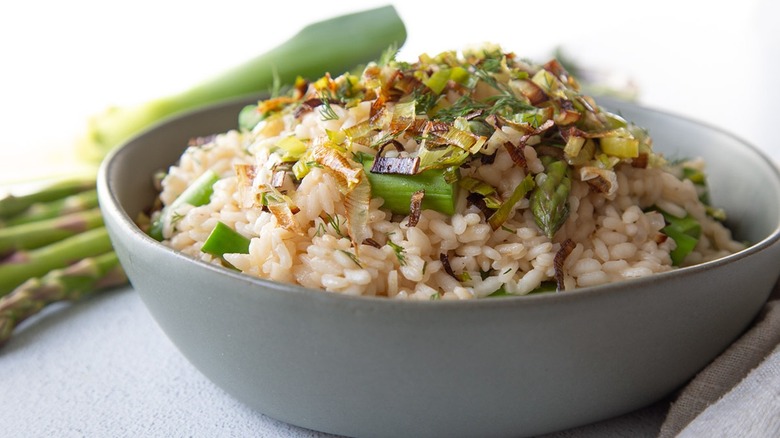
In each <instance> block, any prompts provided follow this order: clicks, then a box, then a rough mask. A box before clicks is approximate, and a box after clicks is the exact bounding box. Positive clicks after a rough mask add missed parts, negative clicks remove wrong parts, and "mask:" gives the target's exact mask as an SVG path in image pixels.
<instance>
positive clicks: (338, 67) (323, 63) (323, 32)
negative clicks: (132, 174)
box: [78, 6, 406, 161]
mask: <svg viewBox="0 0 780 438" xmlns="http://www.w3.org/2000/svg"><path fill="white" fill-rule="evenodd" d="M405 40H406V29H405V27H404V24H403V22H402V21H401V19H400V17H399V16H398V14H397V12H396V10H395V8H393V7H392V6H384V7H380V8H376V9H371V10H367V11H362V12H357V13H353V14H348V15H343V16H339V17H335V18H332V19H329V20H325V21H322V22H318V23H314V24H311V25H309V26H307V27H305V28H303V29H302V30H301V31H300V32H299V33H297V34H296V35H294V36H293V37H292V38H291V39H289V40H288V41H287V42H285V43H283V44H282V45H280V46H278V47H276V48H275V49H273V50H271V51H269V52H267V53H265V54H263V55H260V56H258V57H256V58H253V59H251V60H249V61H247V62H246V63H244V64H242V65H239V66H237V67H235V68H233V69H231V70H228V71H226V72H225V73H223V74H221V75H219V76H217V77H214V78H212V79H210V80H207V81H205V82H204V83H202V84H200V85H198V86H195V87H194V88H192V89H190V90H188V91H185V92H183V93H180V94H175V95H171V96H167V97H163V98H160V99H157V100H153V101H151V102H148V103H146V104H144V105H141V106H138V107H128V108H111V109H109V110H108V111H106V112H105V113H103V114H100V115H98V116H96V117H95V118H94V119H93V120H92V121H91V123H90V126H89V130H88V132H87V135H86V137H85V138H84V139H83V141H82V142H81V143H80V144H79V145H78V151H79V152H80V153H81V154H82V155H83V157H84V158H87V159H90V160H93V161H96V160H97V161H99V160H100V159H102V157H103V156H104V155H105V153H106V152H108V151H109V150H111V149H112V148H113V147H115V146H116V145H118V144H120V143H122V142H124V141H125V140H127V139H128V138H129V137H131V136H133V135H134V134H136V133H138V132H140V131H141V130H143V129H145V128H146V127H148V126H149V125H151V124H152V123H154V122H157V121H159V120H160V119H162V118H164V117H167V116H169V115H172V114H174V113H177V112H181V111H185V110H188V109H192V108H195V107H197V106H200V105H204V104H208V103H212V102H216V101H219V100H224V99H228V98H232V97H239V96H248V95H250V94H253V93H259V92H264V91H268V90H269V89H270V88H271V87H272V86H273V84H274V81H275V80H276V81H278V82H279V83H282V84H292V83H293V82H294V81H295V79H296V78H297V77H298V76H302V77H304V78H309V79H312V78H318V77H320V76H322V75H323V74H324V73H325V72H334V73H339V72H344V71H347V70H350V69H352V68H354V67H355V66H356V64H360V63H365V62H368V61H371V60H373V59H376V58H378V57H379V55H380V54H381V53H382V52H383V51H384V50H385V49H387V47H388V46H390V45H392V44H396V45H397V46H398V47H400V46H401V45H403V43H404V41H405Z"/></svg>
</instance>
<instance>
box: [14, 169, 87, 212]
mask: <svg viewBox="0 0 780 438" xmlns="http://www.w3.org/2000/svg"><path fill="white" fill-rule="evenodd" d="M94 188H95V180H94V179H74V180H67V181H60V182H57V183H54V184H51V185H49V186H46V187H44V188H42V189H40V190H38V191H36V192H33V193H30V194H28V195H21V196H15V195H8V196H6V197H5V198H2V199H0V219H3V220H6V219H9V218H12V217H14V216H16V215H18V214H20V213H22V212H24V211H25V210H27V209H28V208H30V206H32V205H33V204H36V203H39V202H49V201H54V200H57V199H62V198H64V197H66V196H70V195H73V194H76V193H80V192H84V191H87V190H92V189H94Z"/></svg>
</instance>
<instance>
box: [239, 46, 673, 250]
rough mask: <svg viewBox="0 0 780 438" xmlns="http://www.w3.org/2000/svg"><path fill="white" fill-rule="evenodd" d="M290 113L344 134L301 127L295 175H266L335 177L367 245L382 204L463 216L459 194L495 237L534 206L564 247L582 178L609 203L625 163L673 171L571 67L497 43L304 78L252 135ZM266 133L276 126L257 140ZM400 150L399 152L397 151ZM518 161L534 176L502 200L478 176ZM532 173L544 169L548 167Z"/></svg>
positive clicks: (283, 150)
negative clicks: (376, 206)
mask: <svg viewBox="0 0 780 438" xmlns="http://www.w3.org/2000/svg"><path fill="white" fill-rule="evenodd" d="M353 111H354V115H353ZM258 113H259V114H262V115H263V116H262V117H257V114H258ZM284 114H291V115H293V116H294V120H293V121H292V122H285V123H288V124H289V123H293V124H295V123H300V124H304V123H305V122H304V121H305V120H306V118H307V117H316V118H318V119H319V120H320V121H321V122H323V123H325V122H327V123H331V122H334V123H336V124H337V125H335V126H338V124H340V123H343V127H342V128H338V129H336V130H327V131H326V132H327V135H326V136H324V137H323V138H303V137H298V131H297V130H296V131H295V132H296V136H290V137H286V138H281V139H279V140H277V141H276V143H275V145H274V147H275V148H276V149H275V152H274V153H276V154H277V155H279V157H278V158H277V159H276V162H281V163H286V164H287V166H288V167H279V168H276V169H272V170H273V172H271V173H268V172H266V173H268V174H269V175H272V176H273V180H272V181H268V185H269V186H270V187H272V188H277V189H279V188H281V187H282V186H283V185H284V184H285V181H291V180H292V181H293V182H294V183H296V182H299V181H300V180H301V179H303V178H304V177H306V175H307V174H308V173H309V172H310V170H311V169H312V168H313V167H320V168H323V169H324V170H325V171H327V172H329V173H330V174H331V175H333V176H334V177H335V178H336V180H337V181H338V184H339V189H340V191H341V193H342V195H343V196H344V201H345V204H344V205H345V206H346V207H347V208H346V216H347V220H348V222H349V236H350V237H351V238H352V240H353V243H355V244H361V243H362V242H363V240H365V239H370V237H371V236H368V235H367V231H365V230H366V229H367V216H368V213H367V210H368V203H369V201H370V199H371V197H381V198H383V200H384V201H385V202H384V204H383V208H386V209H388V210H390V211H392V212H393V213H397V214H405V213H406V212H409V208H410V206H411V207H412V212H411V213H412V214H411V215H410V216H411V217H410V219H413V218H414V217H418V216H419V214H420V211H421V210H424V209H434V210H438V211H440V212H442V213H445V214H453V213H454V211H455V208H454V205H455V201H456V199H457V198H458V191H459V190H466V191H467V195H466V198H467V200H468V202H469V204H470V205H477V206H478V207H479V208H480V210H481V211H482V212H483V213H484V216H485V218H484V220H485V221H486V222H488V223H489V224H490V225H491V227H493V228H494V229H496V228H498V227H500V226H502V224H504V223H505V222H506V221H507V220H510V219H511V218H512V216H513V215H514V213H515V210H516V209H517V208H516V206H517V205H518V203H519V201H520V200H521V199H523V198H527V199H528V201H529V202H528V205H529V208H531V210H532V213H533V215H534V218H535V219H536V223H537V224H538V225H539V226H540V228H541V229H542V230H543V232H544V234H546V235H547V236H549V237H550V238H552V237H553V235H554V234H555V232H556V231H557V230H558V229H559V228H560V226H561V225H562V224H563V221H565V220H566V217H567V213H568V200H567V199H566V195H567V194H568V191H569V187H570V185H571V179H572V178H579V179H580V180H582V181H587V182H588V183H589V184H590V185H591V186H592V187H593V189H594V190H595V191H597V192H599V193H603V194H604V195H605V196H607V197H609V196H613V195H614V193H616V190H617V180H616V178H615V177H614V171H613V169H614V168H615V166H616V165H618V164H619V163H621V162H625V163H629V164H631V165H633V166H635V167H649V166H654V165H657V164H658V163H662V162H663V160H662V159H661V158H659V157H658V156H657V155H655V154H654V153H653V151H652V148H651V146H652V143H651V140H650V137H649V136H648V135H647V133H646V132H644V131H643V130H641V129H638V128H637V127H635V126H634V125H632V124H630V123H628V122H627V121H625V120H624V119H622V118H621V117H619V116H617V115H615V114H613V113H610V112H609V111H606V110H605V109H604V108H602V107H600V106H599V105H598V104H596V102H595V101H594V100H593V99H592V98H590V97H588V96H585V95H582V94H581V93H580V87H579V84H578V83H577V81H576V79H575V78H574V77H573V76H572V75H571V74H570V73H569V72H568V71H566V69H565V68H564V67H563V66H562V65H561V63H559V62H558V61H556V60H552V61H549V62H547V63H545V64H542V65H535V64H533V63H531V62H529V61H527V60H523V59H521V58H520V57H518V56H516V55H515V54H513V53H508V52H503V51H501V49H500V48H498V47H495V46H490V47H487V46H486V47H484V48H480V49H473V50H468V51H464V52H462V53H460V54H458V53H456V52H444V53H441V54H439V55H436V56H429V55H425V54H424V55H421V56H420V57H419V59H417V60H416V61H415V62H403V61H398V60H396V59H395V57H387V58H386V59H385V58H383V60H382V61H381V62H377V63H370V64H369V65H368V66H366V68H365V69H364V70H363V72H362V74H360V75H356V74H352V73H346V74H344V75H341V76H338V77H332V76H330V75H325V76H324V77H322V78H320V79H317V80H314V81H312V82H306V81H303V80H301V81H299V82H298V83H296V86H295V87H294V88H293V89H292V90H291V92H290V95H288V96H278V97H274V98H272V99H268V100H265V101H261V102H259V103H258V104H257V105H256V106H255V111H254V112H252V111H251V109H246V110H245V111H244V112H243V116H242V126H243V125H247V124H250V125H251V123H257V124H269V123H271V122H273V130H270V131H269V130H266V133H268V132H277V130H278V129H279V126H280V123H282V122H281V121H280V120H281V118H280V117H279V116H280V115H281V116H283V115H284ZM345 114H346V115H345ZM357 114H362V115H361V116H357ZM342 115H345V116H342ZM344 120H346V122H344ZM269 126H270V125H269ZM329 126H333V125H329ZM287 127H288V128H290V126H287ZM293 127H294V126H293ZM251 128H253V127H252V126H249V128H248V129H251ZM329 129H334V128H329ZM262 130H265V126H263V127H262V129H260V127H257V128H256V129H254V130H253V131H252V132H259V131H262ZM390 145H392V146H394V147H395V149H396V150H395V151H394V152H393V153H385V149H386V148H387V147H389V146H390ZM529 147H530V148H533V149H534V151H535V154H534V155H535V156H536V157H541V158H545V159H547V161H546V163H547V164H545V165H544V167H545V169H544V171H542V172H541V173H540V174H538V175H536V174H535V173H533V172H531V170H530V169H529V163H528V159H527V157H526V153H529V150H528V149H527V148H529ZM503 151H506V152H507V153H504V152H503ZM499 152H500V153H499ZM507 155H508V159H510V160H511V161H512V165H513V166H516V167H518V168H520V169H522V171H523V172H524V173H525V174H526V175H528V178H526V180H523V182H522V183H521V184H519V185H518V186H517V188H516V189H515V190H514V191H513V192H512V193H511V196H509V197H508V198H507V199H501V198H500V197H499V196H498V194H497V192H496V190H495V189H494V188H492V187H490V186H489V185H488V184H486V183H484V182H480V181H479V180H477V179H476V178H474V177H473V176H471V175H472V174H473V171H472V170H471V169H472V168H473V167H474V166H479V165H481V164H488V163H493V162H494V161H495V160H496V159H498V158H497V157H500V159H507ZM551 162H554V163H555V164H550V163H551ZM532 167H533V169H535V170H534V172H539V166H538V165H536V166H532ZM249 170H250V169H249V168H246V169H244V170H243V172H244V173H247V172H249ZM264 174H265V173H264ZM288 175H290V176H292V178H286V177H287V176H288ZM249 176H250V175H248V174H247V175H246V176H245V177H243V178H245V179H249ZM534 181H535V182H534ZM285 187H289V186H288V185H285ZM255 190H256V188H255ZM423 190H424V193H425V195H424V197H421V196H420V195H418V194H419V193H422V191H423ZM270 205H273V208H274V209H275V210H280V209H281V210H283V211H281V212H279V211H277V212H276V213H275V214H277V216H278V217H277V219H280V218H286V216H285V215H286V214H287V211H286V210H285V208H290V213H291V214H294V209H293V208H292V207H291V204H290V203H288V202H279V203H273V202H272V203H271V204H269V205H266V207H267V208H268V209H269V210H270V209H271V207H270ZM285 205H286V206H287V207H284V206H285ZM415 206H418V207H415ZM280 222H281V220H280ZM412 222H413V221H412ZM285 223H288V224H291V223H292V222H291V221H289V220H288V219H285Z"/></svg>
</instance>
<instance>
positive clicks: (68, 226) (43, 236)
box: [0, 207, 103, 257]
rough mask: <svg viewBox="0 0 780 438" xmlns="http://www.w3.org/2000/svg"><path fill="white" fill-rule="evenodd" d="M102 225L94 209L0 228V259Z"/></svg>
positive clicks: (100, 218)
mask: <svg viewBox="0 0 780 438" xmlns="http://www.w3.org/2000/svg"><path fill="white" fill-rule="evenodd" d="M102 225H103V216H102V215H101V213H100V209H99V208H97V207H95V208H93V209H91V210H87V211H83V212H76V213H71V214H68V215H65V216H62V217H58V218H54V219H46V220H42V221H36V222H30V223H26V224H21V225H16V226H13V227H8V228H0V257H2V256H3V255H7V254H9V253H12V252H14V251H20V250H26V249H35V248H40V247H42V246H44V245H48V244H50V243H54V242H57V241H59V240H62V239H65V238H67V237H70V236H74V235H76V234H79V233H82V232H84V231H87V230H91V229H93V228H97V227H100V226H102Z"/></svg>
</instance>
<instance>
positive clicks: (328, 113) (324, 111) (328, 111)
mask: <svg viewBox="0 0 780 438" xmlns="http://www.w3.org/2000/svg"><path fill="white" fill-rule="evenodd" d="M321 99H322V105H321V106H320V116H321V117H322V120H323V121H328V120H338V118H339V115H338V114H336V111H335V110H334V109H333V107H332V106H330V97H328V96H325V97H322V98H321Z"/></svg>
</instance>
